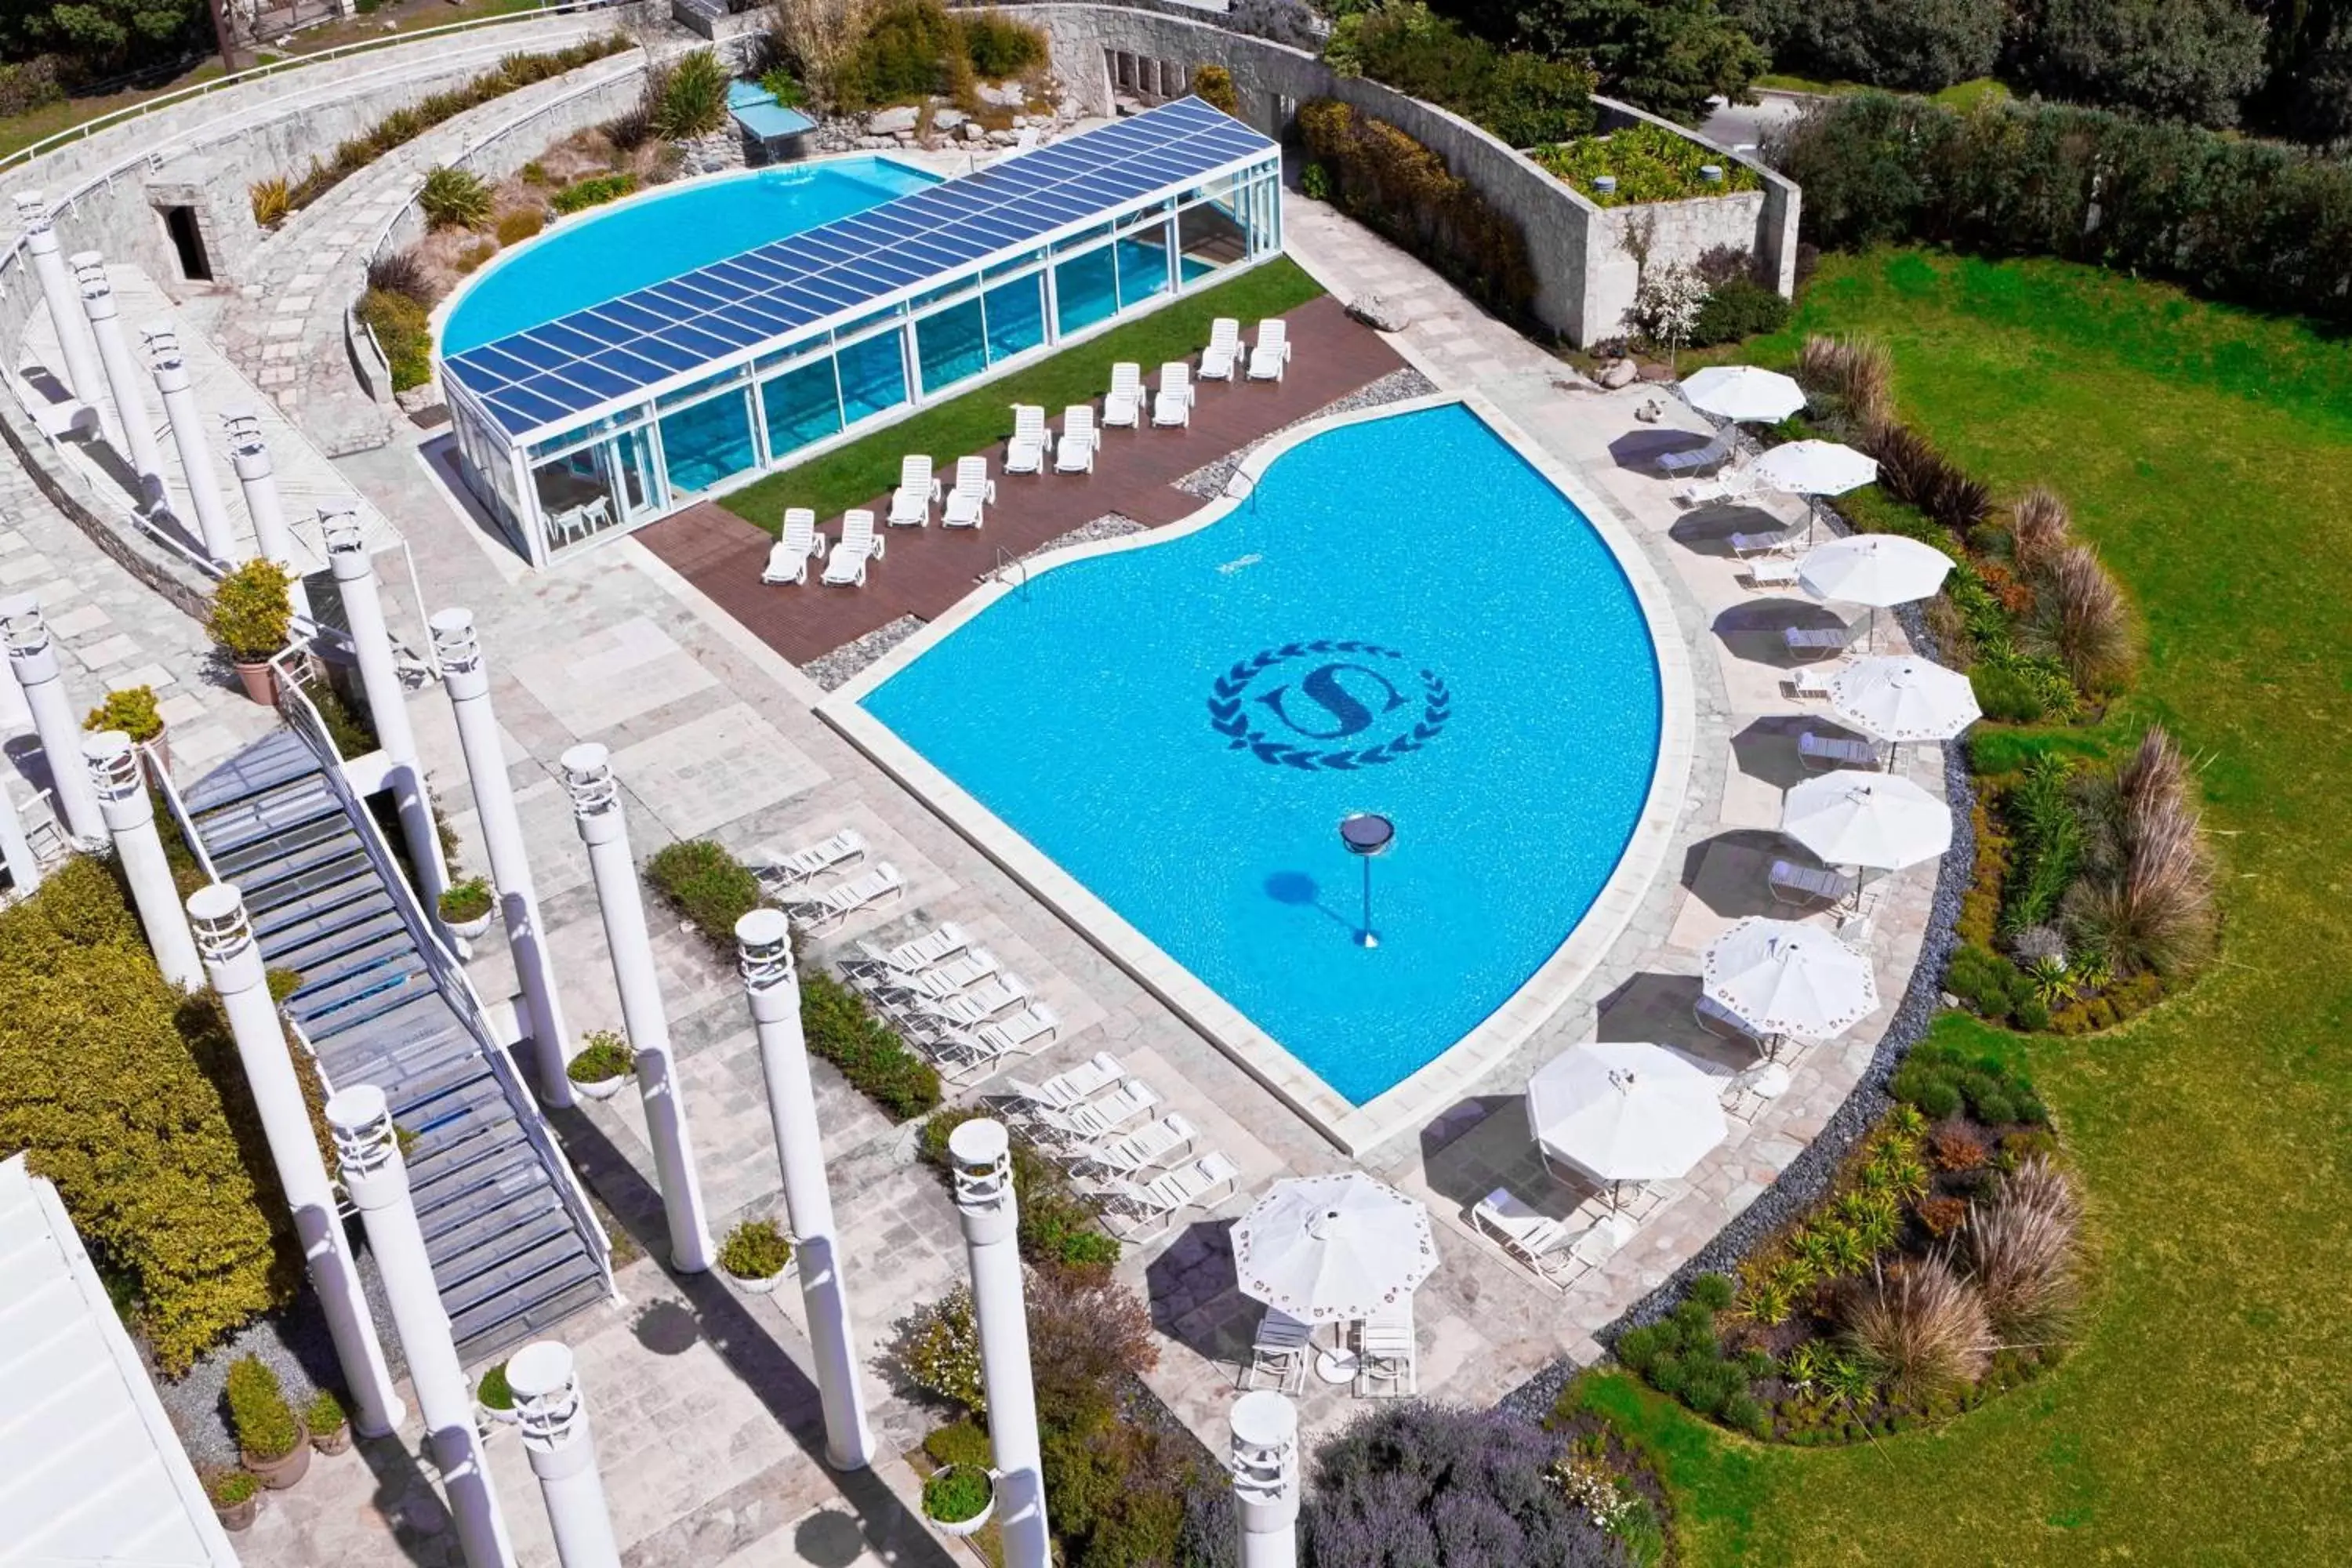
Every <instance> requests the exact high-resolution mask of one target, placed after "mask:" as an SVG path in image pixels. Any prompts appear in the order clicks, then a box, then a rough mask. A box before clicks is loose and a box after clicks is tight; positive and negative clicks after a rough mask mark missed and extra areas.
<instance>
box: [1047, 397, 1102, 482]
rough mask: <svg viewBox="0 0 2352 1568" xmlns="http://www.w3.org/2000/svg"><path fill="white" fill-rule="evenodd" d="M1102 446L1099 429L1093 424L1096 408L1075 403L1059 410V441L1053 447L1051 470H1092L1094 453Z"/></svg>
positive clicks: (1083, 472)
mask: <svg viewBox="0 0 2352 1568" xmlns="http://www.w3.org/2000/svg"><path fill="white" fill-rule="evenodd" d="M1101 447H1102V432H1101V431H1099V430H1097V429H1096V428H1095V411H1094V409H1093V408H1091V407H1090V406H1088V405H1086V404H1083V403H1074V404H1072V405H1070V406H1069V407H1068V408H1066V409H1065V410H1063V412H1062V442H1061V445H1060V446H1058V447H1055V449H1054V471H1055V473H1057V474H1091V473H1093V472H1094V471H1095V453H1096V452H1097V451H1098V450H1099V449H1100V448H1101Z"/></svg>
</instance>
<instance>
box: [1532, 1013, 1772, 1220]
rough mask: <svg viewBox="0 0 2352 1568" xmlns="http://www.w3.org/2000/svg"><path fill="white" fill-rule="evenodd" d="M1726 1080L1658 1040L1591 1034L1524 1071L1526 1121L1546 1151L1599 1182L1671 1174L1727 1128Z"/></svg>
mask: <svg viewBox="0 0 2352 1568" xmlns="http://www.w3.org/2000/svg"><path fill="white" fill-rule="evenodd" d="M1724 1082H1725V1079H1724V1076H1723V1075H1722V1074H1721V1073H1720V1072H1714V1071H1710V1070H1708V1069H1707V1068H1705V1067H1702V1066H1701V1065H1700V1064H1699V1063H1697V1062H1696V1061H1694V1060H1693V1059H1691V1058H1689V1057H1686V1056H1685V1055H1684V1054H1683V1053H1682V1052H1680V1051H1677V1050H1672V1049H1669V1048H1668V1047H1664V1046H1654V1045H1647V1044H1643V1043H1641V1042H1638V1041H1630V1040H1588V1041H1586V1042H1585V1043H1584V1044H1582V1045H1580V1046H1570V1047H1569V1048H1568V1049H1567V1050H1566V1051H1563V1052H1562V1053H1560V1054H1559V1056H1556V1057H1554V1058H1552V1059H1551V1060H1549V1061H1548V1062H1546V1063H1545V1064H1544V1065H1543V1066H1542V1067H1540V1068H1537V1069H1536V1074H1535V1076H1534V1077H1533V1078H1531V1079H1528V1127H1529V1129H1530V1130H1532V1131H1534V1133H1535V1138H1536V1143H1537V1145H1538V1147H1539V1148H1541V1149H1542V1151H1543V1152H1544V1155H1545V1157H1546V1158H1547V1159H1551V1160H1558V1161H1559V1162H1560V1163H1562V1164H1566V1165H1570V1166H1573V1167H1574V1168H1575V1169H1577V1170H1579V1171H1580V1172H1582V1173H1585V1174H1586V1175H1588V1176H1591V1178H1592V1179H1593V1180H1595V1181H1597V1182H1607V1183H1610V1184H1622V1183H1625V1182H1663V1181H1670V1180H1672V1179H1673V1178H1675V1177H1676V1176H1679V1175H1681V1174H1683V1173H1685V1172H1686V1171H1688V1170H1689V1169H1690V1168H1691V1167H1692V1166H1693V1165H1696V1164H1697V1163H1698V1162H1699V1160H1700V1158H1701V1157H1702V1156H1703V1155H1705V1154H1706V1152H1707V1151H1708V1150H1710V1149H1712V1148H1714V1147H1715V1146H1716V1145H1717V1144H1718V1143H1720V1142H1723V1140H1724V1138H1725V1136H1726V1134H1727V1133H1728V1131H1730V1128H1729V1126H1728V1124H1727V1122H1726V1121H1724V1119H1723V1105H1722V1102H1721V1100H1720V1098H1719V1097H1720V1096H1721V1095H1722V1093H1723V1086H1724Z"/></svg>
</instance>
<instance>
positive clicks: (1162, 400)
mask: <svg viewBox="0 0 2352 1568" xmlns="http://www.w3.org/2000/svg"><path fill="white" fill-rule="evenodd" d="M1151 422H1152V423H1153V424H1154V425H1162V426H1165V425H1185V426H1189V425H1191V424H1192V366H1191V365H1188V364H1186V363H1184V362H1183V361H1182V360H1181V359H1172V360H1170V361H1169V362H1168V363H1166V364H1163V365H1161V366H1160V395H1159V396H1157V397H1155V398H1153V399H1152V400H1151Z"/></svg>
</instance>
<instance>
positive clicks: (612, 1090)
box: [563, 1029, 637, 1100]
mask: <svg viewBox="0 0 2352 1568" xmlns="http://www.w3.org/2000/svg"><path fill="white" fill-rule="evenodd" d="M584 1039H585V1041H586V1044H585V1045H583V1047H582V1048H581V1051H580V1054H579V1055H578V1056H576V1057H573V1058H572V1061H571V1063H570V1065H568V1066H567V1067H565V1068H564V1069H563V1072H564V1076H565V1077H567V1078H569V1079H571V1080H572V1087H573V1088H574V1089H578V1090H579V1091H580V1092H581V1093H583V1094H584V1095H586V1096H587V1097H588V1098H589V1099H591V1100H610V1099H612V1098H613V1097H614V1095H616V1094H618V1093H620V1092H621V1086H622V1085H623V1084H625V1083H626V1082H628V1081H629V1079H630V1078H631V1077H632V1076H633V1075H635V1072H636V1070H637V1063H636V1058H634V1057H632V1056H631V1055H630V1054H629V1042H628V1041H626V1040H625V1039H623V1038H622V1037H620V1036H618V1035H616V1034H614V1032H613V1031H612V1030H610V1029H591V1030H590V1031H589V1032H588V1033H587V1035H586V1036H585V1037H584Z"/></svg>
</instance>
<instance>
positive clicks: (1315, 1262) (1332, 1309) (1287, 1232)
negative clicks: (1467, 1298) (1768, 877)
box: [1234, 1171, 1437, 1323]
mask: <svg viewBox="0 0 2352 1568" xmlns="http://www.w3.org/2000/svg"><path fill="white" fill-rule="evenodd" d="M1436 1267H1437V1244H1436V1242H1435V1241H1434V1240H1433V1239H1432V1237H1431V1236H1430V1233H1429V1211H1428V1210H1427V1209H1425V1208H1423V1206H1422V1205H1420V1204H1418V1203H1415V1202H1414V1201H1413V1200H1412V1199H1411V1198H1409V1197H1407V1196H1405V1195H1404V1194H1402V1193H1401V1192H1398V1191H1397V1190H1396V1189H1395V1188H1394V1187H1391V1186H1390V1185H1388V1184H1386V1183H1384V1182H1376V1181H1374V1180H1373V1179H1372V1178H1371V1177H1370V1176H1368V1175H1365V1174H1364V1173H1362V1172H1360V1171H1348V1172H1344V1173H1340V1174H1339V1175H1334V1176H1297V1177H1293V1178H1292V1179H1290V1180H1288V1181H1284V1182H1276V1184H1274V1185H1273V1186H1272V1187H1270V1188H1268V1189H1267V1191H1266V1194H1265V1196H1264V1197H1262V1198H1260V1199H1258V1201H1257V1202H1256V1203H1255V1204H1254V1205H1251V1207H1250V1211H1249V1213H1247V1214H1245V1215H1242V1217H1241V1218H1239V1219H1237V1220H1235V1221H1234V1274H1235V1276H1236V1277H1237V1278H1238V1279H1239V1281H1240V1284H1241V1289H1242V1294H1243V1295H1244V1296H1248V1297H1251V1298H1252V1299H1254V1300H1260V1301H1263V1302H1265V1304H1266V1305H1267V1306H1269V1307H1276V1308H1279V1309H1280V1310H1283V1311H1286V1312H1287V1313H1289V1314H1290V1315H1291V1316H1292V1317H1294V1318H1299V1319H1303V1320H1305V1321H1307V1322H1311V1323H1327V1322H1344V1321H1352V1320H1355V1319H1360V1318H1369V1317H1370V1316H1371V1315H1372V1314H1373V1313H1374V1312H1376V1311H1378V1310H1381V1308H1383V1307H1393V1306H1394V1305H1395V1304H1396V1303H1397V1302H1398V1301H1399V1300H1402V1299H1403V1298H1404V1297H1407V1296H1410V1295H1411V1294H1412V1292H1413V1290H1414V1289H1415V1288H1416V1287H1418V1286H1419V1285H1420V1284H1421V1282H1422V1281H1423V1280H1424V1279H1428V1278H1429V1276H1430V1271H1431V1270H1433V1269H1434V1268H1436Z"/></svg>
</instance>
